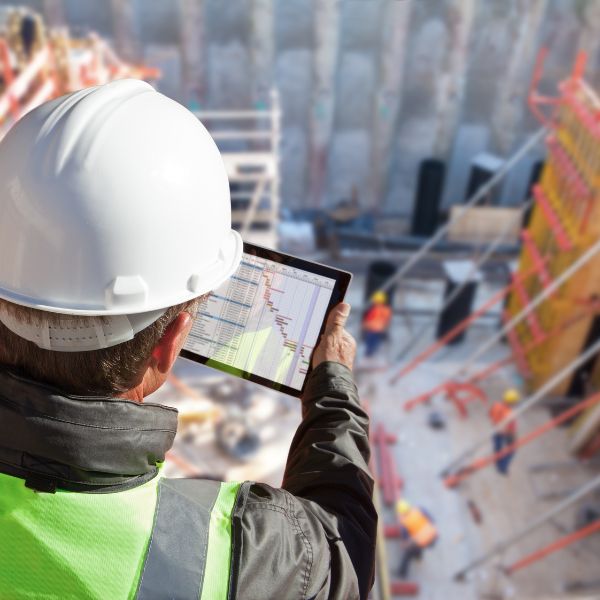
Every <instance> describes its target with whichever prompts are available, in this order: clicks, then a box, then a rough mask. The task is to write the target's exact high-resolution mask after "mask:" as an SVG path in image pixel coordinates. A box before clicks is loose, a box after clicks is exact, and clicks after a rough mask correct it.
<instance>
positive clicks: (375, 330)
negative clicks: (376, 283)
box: [362, 290, 392, 357]
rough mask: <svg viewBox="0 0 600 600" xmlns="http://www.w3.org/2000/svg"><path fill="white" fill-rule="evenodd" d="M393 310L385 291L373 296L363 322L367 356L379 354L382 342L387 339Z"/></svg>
mask: <svg viewBox="0 0 600 600" xmlns="http://www.w3.org/2000/svg"><path fill="white" fill-rule="evenodd" d="M391 322H392V309H391V307H390V305H389V299H388V295H387V294H386V293H385V292H384V291H383V290H377V291H376V292H375V293H374V294H373V295H372V296H371V306H369V308H368V309H367V311H366V312H365V314H364V316H363V320H362V334H363V335H362V337H363V340H364V342H365V346H366V351H365V355H366V356H367V357H371V356H373V355H375V354H376V353H377V350H378V349H379V347H380V346H381V344H382V342H383V341H384V340H385V339H386V338H387V335H388V330H389V327H390V323H391Z"/></svg>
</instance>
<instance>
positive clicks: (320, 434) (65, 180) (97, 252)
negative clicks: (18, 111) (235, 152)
mask: <svg viewBox="0 0 600 600" xmlns="http://www.w3.org/2000/svg"><path fill="white" fill-rule="evenodd" d="M0 245H1V248H0V249H1V254H2V260H1V261H0V598H11V599H20V598H98V599H110V600H118V599H120V598H137V599H140V600H143V599H148V598H156V599H166V598H178V599H187V598H190V599H191V598H194V599H198V598H200V599H201V600H207V599H208V600H219V599H224V598H240V599H250V600H253V599H257V600H258V599H265V598H277V599H286V598H318V599H325V598H335V599H340V600H342V599H344V600H346V599H348V598H366V597H367V594H368V591H369V589H370V587H371V585H372V583H373V562H374V547H375V532H376V519H377V517H376V513H375V510H374V508H373V504H372V501H371V494H372V487H373V482H372V479H371V476H370V474H369V470H368V466H367V464H368V460H369V446H368V432H367V429H368V420H367V416H366V414H365V412H364V411H363V409H362V408H361V407H360V404H359V401H358V396H357V391H356V387H355V385H354V382H353V379H352V374H351V367H352V363H353V359H354V342H353V340H352V338H351V337H350V336H349V335H348V334H347V333H346V332H345V330H344V324H345V322H346V318H347V316H348V312H349V306H348V305H345V304H341V305H339V306H338V307H336V308H335V309H334V310H333V311H332V313H331V315H330V318H329V320H328V322H327V326H326V330H325V332H324V334H323V336H322V339H321V341H320V343H319V345H318V346H317V348H316V349H315V351H314V355H313V358H312V361H313V367H314V370H313V371H312V373H311V375H310V376H309V380H308V382H307V386H306V393H305V394H304V397H303V399H302V423H301V424H300V426H299V428H298V431H297V432H296V435H295V437H294V440H293V442H292V446H291V449H290V453H289V456H288V460H287V464H286V470H285V475H284V481H283V485H282V487H281V489H274V488H272V487H269V486H268V485H265V484H259V483H252V482H242V483H237V482H229V483H219V482H212V481H199V480H185V479H183V480H169V479H166V478H164V477H163V476H162V475H161V473H160V467H161V465H162V463H163V461H164V457H165V453H166V451H167V450H168V449H169V448H170V446H171V444H172V442H173V438H174V436H175V432H176V428H177V412H176V411H175V410H174V409H171V408H168V407H165V406H160V405H157V404H153V403H151V402H145V399H146V397H147V396H148V395H150V394H151V393H152V392H154V391H155V390H156V389H158V388H159V387H160V386H161V385H162V384H163V383H164V382H165V380H166V378H167V376H168V374H169V372H170V370H171V368H172V366H173V363H174V362H175V360H176V358H177V356H178V354H179V351H180V349H181V348H182V346H183V345H184V342H185V339H186V336H187V335H188V333H189V331H190V329H191V326H192V319H193V315H194V314H195V309H196V305H197V302H198V298H200V297H202V296H203V295H205V294H206V293H208V292H210V290H211V289H213V288H215V287H217V286H218V285H219V284H220V283H221V282H222V281H224V280H225V279H226V278H227V277H229V276H230V275H231V274H232V273H233V272H234V271H235V269H236V267H237V266H238V264H239V261H240V258H241V251H242V244H241V239H240V237H239V235H238V234H237V233H236V232H234V231H232V230H231V214H230V202H229V189H228V181H227V176H226V173H225V169H224V166H223V163H222V161H221V158H220V155H219V152H218V150H217V148H216V146H215V144H214V142H213V141H212V139H211V138H210V136H209V135H208V133H207V132H206V130H205V129H204V127H202V125H201V124H200V123H199V122H198V120H197V119H196V118H195V117H194V116H193V115H192V114H191V113H189V112H188V111H187V110H185V109H184V108H183V107H181V106H180V105H178V104H177V103H175V102H173V101H172V100H169V99H168V98H166V97H164V96H162V95H161V94H158V93H156V92H155V91H154V89H153V88H152V87H151V86H149V85H148V84H145V83H143V82H139V81H133V80H123V81H117V82H114V83H110V84H108V85H106V86H101V87H97V88H90V89H85V90H82V91H80V92H77V93H75V94H71V95H69V96H65V97H63V98H59V99H57V100H53V101H51V102H49V103H46V104H44V105H42V106H41V107H40V108H38V109H36V110H34V111H32V112H30V113H29V114H28V115H26V116H25V117H23V119H22V120H21V121H19V122H18V123H17V124H16V125H15V126H14V127H13V129H12V130H11V131H10V132H9V133H8V135H7V136H6V138H5V139H4V140H3V141H2V143H0Z"/></svg>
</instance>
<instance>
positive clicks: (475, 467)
mask: <svg viewBox="0 0 600 600" xmlns="http://www.w3.org/2000/svg"><path fill="white" fill-rule="evenodd" d="M598 401H600V392H599V393H597V394H594V395H593V396H590V397H589V398H587V399H586V400H582V401H581V402H579V403H578V404H575V405H574V406H572V407H571V408H569V409H567V410H565V411H564V412H562V413H561V414H560V415H559V416H558V417H555V418H554V419H550V420H549V421H546V423H544V424H543V425H541V426H540V427H537V428H536V429H534V430H533V431H530V432H529V433H527V434H526V435H524V436H523V437H520V438H519V439H518V440H516V441H515V442H514V443H513V444H511V445H510V446H507V447H505V448H503V449H502V450H500V451H499V452H494V453H493V454H489V455H487V456H485V457H483V458H477V459H475V460H474V461H473V462H472V463H471V464H470V465H468V466H466V467H464V468H462V469H460V470H459V471H458V472H457V473H455V474H454V475H449V476H448V477H446V478H445V479H444V484H445V485H446V487H449V488H451V487H455V486H457V485H458V484H459V483H460V482H461V481H462V480H463V479H466V478H467V477H469V475H471V474H473V473H475V472H476V471H479V470H480V469H483V468H484V467H487V466H488V465H490V464H492V463H494V462H496V460H498V459H499V458H503V457H504V456H506V455H508V454H511V453H512V452H514V451H515V450H516V449H517V448H520V447H521V446H525V445H526V444H529V443H530V442H532V441H533V440H535V439H536V438H538V437H540V436H541V435H543V434H544V433H546V432H547V431H550V430H551V429H554V428H555V427H557V426H558V425H560V424H561V423H564V422H565V421H568V420H569V419H571V418H572V417H574V416H575V415H577V414H579V413H580V412H581V411H583V410H585V409H586V408H589V407H590V406H593V405H594V404H596V403H597V402H598Z"/></svg>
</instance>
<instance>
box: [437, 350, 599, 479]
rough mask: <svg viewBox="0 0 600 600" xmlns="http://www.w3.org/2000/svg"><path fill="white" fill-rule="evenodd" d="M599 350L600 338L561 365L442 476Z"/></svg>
mask: <svg viewBox="0 0 600 600" xmlns="http://www.w3.org/2000/svg"><path fill="white" fill-rule="evenodd" d="M598 352H600V340H597V341H596V343H595V344H593V345H592V346H590V347H589V348H588V349H587V350H585V352H583V353H582V354H580V355H579V356H578V357H577V358H576V359H574V360H573V361H571V362H570V363H569V364H568V365H566V366H565V367H563V368H562V369H561V370H560V371H559V372H558V373H556V374H555V375H554V376H553V377H551V378H550V379H549V380H548V381H547V382H546V383H545V384H544V385H543V386H542V387H541V388H540V389H539V390H537V392H535V393H534V394H533V395H532V396H530V397H529V398H527V399H526V400H524V401H523V402H522V403H521V404H520V405H519V406H518V407H517V408H516V409H515V410H514V411H513V413H512V414H511V415H510V416H509V417H507V418H505V419H503V420H502V421H500V423H498V424H497V425H495V426H494V427H492V428H491V429H489V430H488V431H486V432H485V433H484V434H483V435H482V436H481V438H480V439H479V440H477V441H476V442H475V443H474V444H473V445H472V446H470V447H469V448H467V449H466V450H465V451H464V452H462V453H461V454H460V455H459V456H458V457H456V458H455V459H454V460H452V461H451V462H450V464H449V465H448V466H447V467H446V468H445V469H444V470H443V471H442V477H447V476H448V475H450V474H451V472H452V471H454V470H455V469H457V468H458V467H459V466H460V464H461V463H462V462H463V461H464V460H465V459H466V458H468V457H469V456H471V455H472V454H474V453H475V452H477V450H479V449H480V448H482V447H483V446H484V445H486V444H487V443H488V441H489V438H490V436H491V435H493V434H494V433H497V432H499V431H501V430H502V429H504V427H506V425H507V424H508V423H511V422H512V421H514V420H515V419H516V418H517V417H518V416H519V415H521V414H522V413H524V412H525V411H526V410H529V409H530V408H531V407H532V406H533V405H534V404H537V403H538V402H539V401H540V400H541V399H542V398H543V397H544V396H545V395H546V394H547V393H548V392H549V391H551V390H552V388H554V387H555V386H556V385H557V384H558V383H560V382H561V381H562V380H563V379H564V378H565V377H566V376H567V375H569V374H570V373H572V372H573V371H575V370H576V369H578V368H579V367H580V366H581V365H583V364H584V363H585V362H587V361H588V360H589V359H590V358H592V356H594V355H595V354H596V353H598Z"/></svg>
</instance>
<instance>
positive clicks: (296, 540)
mask: <svg viewBox="0 0 600 600" xmlns="http://www.w3.org/2000/svg"><path fill="white" fill-rule="evenodd" d="M246 486H247V489H246V493H245V494H244V498H243V501H242V504H241V505H240V506H238V507H237V510H236V513H235V514H234V521H233V530H234V531H233V561H232V586H231V587H232V590H231V591H232V592H233V593H232V594H231V597H232V598H238V599H244V600H255V599H256V600H259V599H260V600H265V599H268V598H286V600H287V599H288V598H289V599H293V598H301V599H304V598H306V599H308V598H314V599H319V600H323V599H325V598H340V599H341V598H344V599H345V600H349V599H351V598H358V587H357V584H356V576H355V574H354V571H353V569H352V568H351V564H350V571H348V565H347V564H346V565H344V566H345V568H343V569H339V568H337V569H336V568H335V566H334V563H339V562H340V557H339V556H338V555H339V551H338V549H337V548H336V542H337V540H336V538H337V535H336V533H335V531H334V530H332V529H331V528H328V527H327V526H326V525H325V526H324V524H323V522H322V521H321V520H320V518H319V516H318V514H317V513H315V512H313V510H312V507H311V504H312V503H311V502H308V501H306V500H303V499H301V498H298V497H296V496H294V495H292V494H290V493H289V492H287V491H285V490H283V489H279V488H273V487H271V486H268V485H266V484H262V483H261V484H258V483H254V484H249V483H247V484H245V487H246ZM337 539H339V538H337ZM332 545H333V547H332ZM332 550H333V551H332ZM342 562H344V561H342ZM348 562H349V559H348ZM332 568H334V570H336V571H339V572H341V571H343V572H344V573H345V575H344V576H343V577H342V579H343V581H339V582H338V583H336V585H335V586H334V587H335V588H336V589H335V590H334V589H333V588H332V581H333V579H339V577H332Z"/></svg>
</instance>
